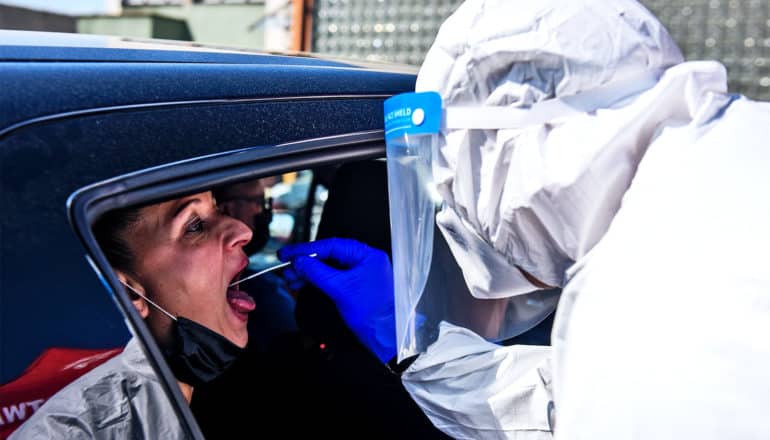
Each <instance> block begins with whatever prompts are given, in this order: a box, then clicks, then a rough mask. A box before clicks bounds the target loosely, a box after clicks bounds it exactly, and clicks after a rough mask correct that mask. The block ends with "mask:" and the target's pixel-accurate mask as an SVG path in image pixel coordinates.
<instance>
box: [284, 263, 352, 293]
mask: <svg viewBox="0 0 770 440" xmlns="http://www.w3.org/2000/svg"><path fill="white" fill-rule="evenodd" d="M292 268H293V269H294V270H295V271H296V273H297V275H298V276H299V278H301V279H304V280H306V281H308V282H310V283H311V284H313V285H314V286H316V287H318V288H319V289H321V291H322V292H324V293H325V294H326V295H327V296H329V297H330V298H331V299H332V300H334V301H335V302H337V300H338V299H339V298H340V297H341V296H344V292H341V291H340V289H339V282H338V279H339V275H340V271H339V270H337V269H335V268H333V267H331V266H329V265H327V264H326V263H324V262H323V261H319V260H318V259H317V258H312V257H305V256H300V257H296V258H295V259H294V261H293V264H292Z"/></svg>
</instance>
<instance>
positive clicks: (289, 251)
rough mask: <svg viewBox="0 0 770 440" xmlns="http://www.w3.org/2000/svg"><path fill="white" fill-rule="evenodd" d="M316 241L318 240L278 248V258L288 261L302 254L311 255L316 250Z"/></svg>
mask: <svg viewBox="0 0 770 440" xmlns="http://www.w3.org/2000/svg"><path fill="white" fill-rule="evenodd" d="M314 243H316V242H314V241H311V242H309V243H297V244H287V245H286V246H284V247H282V248H281V249H278V259H279V260H281V261H283V262H286V261H289V260H292V259H294V258H295V257H298V256H300V255H310V254H312V253H313V252H314V251H313V250H312V247H313V246H314Z"/></svg>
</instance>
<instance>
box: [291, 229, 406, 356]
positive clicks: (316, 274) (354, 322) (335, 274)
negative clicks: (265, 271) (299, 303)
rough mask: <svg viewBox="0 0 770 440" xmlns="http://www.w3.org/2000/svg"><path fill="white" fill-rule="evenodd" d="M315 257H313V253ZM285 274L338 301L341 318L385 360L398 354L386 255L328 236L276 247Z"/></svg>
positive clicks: (349, 241)
mask: <svg viewBox="0 0 770 440" xmlns="http://www.w3.org/2000/svg"><path fill="white" fill-rule="evenodd" d="M313 253H315V254H317V256H316V257H309V256H308V255H310V254H313ZM278 258H279V259H280V260H281V261H291V262H292V265H291V266H290V267H288V268H287V269H286V270H285V271H284V276H285V277H286V278H287V279H289V280H291V281H290V283H291V284H294V285H297V281H298V280H307V281H308V282H310V283H311V284H313V285H314V286H316V287H318V288H319V289H320V290H321V291H322V292H324V293H325V294H326V295H327V296H329V298H331V299H332V301H334V304H335V305H336V306H337V311H339V313H340V315H341V316H342V319H343V320H344V321H345V323H346V324H347V325H348V327H349V328H350V329H351V330H352V331H353V334H355V335H356V337H358V339H359V340H360V341H361V342H363V344H364V345H365V346H366V347H367V348H368V349H369V350H371V351H372V352H373V353H374V354H375V355H377V357H378V358H379V359H380V361H382V362H383V363H386V362H388V361H389V360H390V359H391V358H393V356H395V355H396V316H395V313H394V304H393V301H394V299H393V268H392V267H391V265H390V260H389V259H388V255H387V254H386V253H385V252H383V251H381V250H379V249H375V248H372V247H369V246H367V245H365V244H363V243H361V242H358V241H356V240H351V239H346V238H329V239H325V240H318V241H313V242H310V243H301V244H294V245H288V246H285V247H283V248H282V249H280V250H279V251H278Z"/></svg>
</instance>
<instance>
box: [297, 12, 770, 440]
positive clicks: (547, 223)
mask: <svg viewBox="0 0 770 440" xmlns="http://www.w3.org/2000/svg"><path fill="white" fill-rule="evenodd" d="M726 83H727V81H726V72H725V69H724V67H723V66H722V65H721V64H719V63H717V62H713V61H697V62H684V60H683V58H682V55H681V53H680V51H679V49H678V48H677V46H676V44H675V43H674V42H673V41H672V39H671V37H670V36H669V34H668V33H667V32H666V30H665V29H664V28H663V26H662V25H661V24H660V23H659V21H658V20H657V19H656V18H655V17H654V16H652V15H651V14H650V13H649V12H648V11H647V10H646V9H644V8H643V7H642V6H641V5H640V4H638V3H637V2H635V1H632V0H546V1H540V2H524V1H506V0H487V1H483V0H468V1H466V2H465V3H463V4H462V5H461V6H460V7H459V8H458V10H457V11H456V12H455V13H454V14H453V15H452V16H451V17H450V18H449V19H447V21H446V22H445V23H444V24H443V25H442V27H441V29H440V31H439V34H438V36H437V38H436V42H435V43H434V45H433V46H432V48H431V49H430V51H429V52H428V54H427V56H426V58H425V61H424V63H423V65H422V67H421V69H420V73H419V75H418V80H417V87H416V88H417V91H418V92H428V91H430V92H435V93H437V94H438V95H439V96H438V97H439V98H440V109H441V112H442V115H441V118H440V121H439V123H438V124H435V123H434V122H432V119H431V115H432V114H433V113H435V102H434V103H433V104H431V103H430V102H429V101H431V100H434V99H435V98H430V97H429V98H424V99H425V100H426V102H419V99H422V98H417V99H418V102H408V101H407V102H401V103H399V104H398V105H396V106H395V108H393V109H388V108H386V111H385V118H386V139H388V149H389V151H388V153H389V157H388V159H389V166H390V162H395V164H396V166H394V167H393V168H394V172H393V173H391V174H390V175H389V179H390V184H391V185H394V184H395V185H401V187H400V188H399V187H398V186H396V187H394V186H391V188H390V189H391V191H390V198H391V213H392V217H395V216H396V213H398V214H397V215H398V218H397V219H395V220H394V219H393V218H392V219H391V222H392V223H391V224H392V228H393V230H392V235H393V245H394V254H393V255H394V257H393V264H394V283H395V301H394V304H395V305H394V307H393V310H394V312H393V314H394V315H395V317H394V319H392V322H393V323H394V324H393V326H394V327H395V328H393V329H392V330H393V332H394V333H395V334H396V340H395V341H393V342H392V345H391V346H390V350H389V351H388V352H387V353H388V354H390V353H392V354H393V355H397V356H398V358H399V359H400V360H404V359H408V358H410V357H409V356H410V355H411V354H412V353H415V352H416V353H419V356H418V357H417V358H416V360H414V361H413V362H412V363H411V364H410V365H409V366H408V368H406V370H405V371H404V372H403V375H402V381H403V383H404V386H405V387H406V388H407V390H408V391H409V392H410V394H411V395H412V397H413V398H414V399H415V400H416V401H417V403H418V404H419V405H420V406H421V408H422V409H423V410H424V412H425V413H426V414H427V415H428V416H429V417H430V418H431V420H432V421H433V422H434V424H435V425H436V426H437V427H439V428H440V429H442V430H443V431H444V432H446V433H448V434H450V435H452V436H454V437H457V438H543V437H548V436H550V432H551V430H553V431H554V433H555V434H556V437H559V438H569V439H573V438H591V439H595V438H612V439H616V438H682V437H686V438H723V437H725V436H731V437H740V438H766V437H767V436H768V435H770V423H767V422H764V420H765V417H764V414H763V412H764V408H767V407H768V405H770V398H768V397H767V396H770V393H768V391H770V381H769V380H767V379H766V374H765V371H767V369H768V367H770V340H768V338H767V337H765V335H766V334H767V333H768V331H770V319H768V318H769V317H770V316H768V307H767V306H766V304H767V303H768V298H770V296H768V293H769V292H770V271H768V270H767V269H766V267H765V264H764V261H765V259H764V258H763V255H764V253H765V252H766V249H768V247H770V234H769V233H768V232H767V229H766V227H765V225H767V224H768V221H769V220H770V204H768V203H767V202H765V200H768V198H770V197H769V196H770V194H768V192H770V181H768V179H770V177H768V173H767V172H766V170H767V169H770V147H768V145H767V142H766V139H767V138H768V136H770V104H767V103H759V102H754V101H751V100H749V99H747V98H745V97H742V96H736V95H731V94H729V93H728V92H727V87H726ZM410 99H411V98H410ZM389 110H390V111H389ZM392 121H397V122H401V124H400V125H399V124H396V125H393V126H390V127H389V122H392ZM399 127H408V128H399ZM414 127H417V128H414ZM410 129H414V130H412V131H409V130H410ZM391 136H393V137H391ZM394 139H395V141H394ZM391 146H394V147H399V148H401V149H400V150H395V149H394V150H395V151H394V154H393V155H391ZM426 146H427V148H426ZM393 158H395V159H397V160H395V161H392V159H393ZM398 167H400V168H401V171H395V170H396V169H397V168H398ZM426 169H427V170H428V171H427V172H426ZM431 187H433V188H435V191H436V193H437V196H436V195H434V197H435V199H437V200H439V202H440V210H439V212H438V213H437V214H436V215H435V217H434V216H433V215H429V214H430V213H431V209H433V206H434V203H433V202H432V200H431V195H430V191H429V190H428V189H425V188H431ZM394 189H399V190H400V191H398V192H396V191H393V190H394ZM408 192H411V193H415V192H416V193H423V192H424V193H425V196H424V197H423V196H421V197H414V199H415V200H412V201H411V202H404V201H399V199H398V197H403V194H404V193H408ZM394 204H395V205H394ZM408 206H412V208H407V207H408ZM396 207H398V208H401V209H400V210H397V209H395V208H396ZM434 219H435V220H434ZM434 221H435V225H436V228H437V229H438V232H437V233H435V234H433V231H434V225H433V222H434ZM409 222H411V224H408V223H409ZM404 224H406V225H404ZM429 238H431V240H429ZM399 241H400V242H401V243H402V244H403V243H404V242H409V243H410V244H409V245H407V246H404V247H405V248H406V250H403V251H402V252H399V251H398V250H397V249H396V247H397V246H398V243H399ZM442 241H443V242H445V244H446V247H448V248H449V249H450V251H451V256H452V257H453V259H454V262H455V264H456V265H457V266H458V267H459V268H460V271H461V274H462V279H463V281H464V283H463V286H462V288H467V290H468V293H469V297H472V298H473V300H477V301H490V302H491V303H497V302H500V301H505V300H506V299H507V301H508V303H507V305H506V306H505V307H504V308H503V310H505V313H502V312H500V311H499V310H498V309H497V308H494V307H491V308H490V310H495V311H496V313H493V314H490V315H489V322H490V323H492V322H494V325H493V326H492V328H486V329H485V328H479V327H475V328H474V327H473V326H472V325H471V324H473V323H474V321H473V320H471V321H465V322H463V321H462V320H457V319H454V320H453V319H452V316H453V315H452V314H451V313H449V312H450V311H449V310H445V313H444V314H445V316H446V318H447V319H445V320H442V321H440V323H439V324H438V328H437V329H436V326H435V321H436V316H437V314H435V313H430V309H429V308H428V307H426V306H425V304H427V303H433V304H436V303H439V304H440V303H442V301H441V300H439V299H438V298H440V293H434V291H433V290H431V289H430V278H431V277H430V274H429V275H428V276H427V279H424V278H425V277H421V276H420V274H419V272H420V271H426V270H427V269H426V268H428V267H430V268H431V269H430V271H431V272H432V271H433V267H434V263H435V262H436V261H446V258H445V254H442V253H441V252H439V251H436V250H437V249H438V248H440V247H441V246H443V244H441V242H442ZM301 246H302V247H303V248H304V249H302V251H307V250H309V249H312V248H313V246H312V245H310V244H309V245H301ZM426 249H433V251H426ZM295 252H297V249H295V248H291V249H289V251H288V252H287V254H293V253H295ZM345 252H347V246H338V247H337V248H335V249H327V252H326V253H327V255H328V256H330V257H331V261H335V257H334V256H335V255H336V254H344V253H345ZM287 258H291V256H290V255H288V256H287ZM358 261H359V264H356V265H352V266H336V267H334V270H335V271H336V272H335V273H336V275H337V276H338V277H344V275H345V274H346V273H351V274H352V273H359V274H360V273H364V272H365V270H364V266H363V265H364V264H365V263H366V261H367V258H365V257H361V258H359V260H358ZM305 263H306V264H297V265H295V268H294V269H295V270H296V271H297V272H298V273H299V274H300V275H301V276H303V277H305V278H306V279H308V280H309V281H311V282H313V283H316V284H319V285H320V284H321V283H320V282H321V280H322V279H330V278H328V275H329V274H328V272H324V271H322V270H319V269H320V268H321V266H320V265H321V264H322V261H305ZM324 277H327V278H324ZM547 286H554V287H562V288H563V290H562V293H561V297H560V298H559V299H558V310H557V311H556V319H555V322H554V329H553V333H552V344H553V347H552V349H549V348H545V347H524V346H516V345H514V346H505V345H504V344H500V342H503V343H504V342H505V340H506V338H507V337H509V336H511V335H512V334H514V333H516V332H517V331H521V329H522V328H526V327H527V325H531V324H532V323H533V322H535V321H537V317H538V316H542V314H543V313H545V311H547V310H548V308H549V307H552V306H553V305H549V298H548V296H544V295H542V294H541V296H539V297H538V296H533V292H534V293H537V292H541V293H542V292H547V291H548V290H544V287H547ZM388 287H389V286H373V285H366V286H363V287H361V288H360V289H359V290H357V291H355V295H354V292H352V291H335V294H336V295H342V296H344V297H345V298H352V300H353V301H354V302H355V303H356V304H360V303H364V302H372V301H376V299H377V298H380V302H381V303H382V304H387V303H388V294H389V292H387V291H386V289H387V288H388ZM322 288H323V287H322ZM458 290H462V289H458ZM446 295H451V296H445V300H444V301H443V303H444V304H451V303H455V302H458V297H462V294H461V293H458V292H456V291H455V292H451V293H449V292H448V293H447V294H446ZM429 296H432V297H433V299H429V298H428V297H429ZM354 298H366V301H364V300H356V299H354ZM513 298H521V299H520V300H518V302H516V301H513ZM467 299H468V296H466V297H465V298H463V300H467ZM471 302H473V301H471ZM466 303H467V301H466ZM529 303H532V304H534V308H535V309H536V310H535V311H534V312H533V313H529V314H527V313H519V312H518V311H517V309H518V310H519V311H520V310H521V309H526V307H525V306H527V305H529ZM371 309H372V305H371V303H369V304H368V305H367V306H365V307H364V306H363V305H359V306H348V308H347V310H348V311H347V312H346V313H347V315H349V316H355V319H356V320H357V321H358V322H365V323H368V324H365V325H362V327H364V329H363V330H361V331H359V332H358V333H357V334H358V335H359V338H360V339H361V340H362V341H363V342H364V343H365V344H367V345H368V346H370V347H373V346H375V344H376V343H378V341H379V343H381V342H382V341H383V338H382V337H377V332H376V331H373V330H372V329H373V328H376V326H377V325H380V324H381V323H382V322H384V321H386V320H384V319H383V316H385V313H383V314H379V315H378V314H371ZM386 309H387V308H386V307H381V308H380V310H386ZM511 310H513V311H514V312H513V313H511ZM360 314H364V315H367V314H368V315H367V316H368V318H369V319H367V318H366V317H361V316H360ZM344 316H345V313H343V317H344ZM509 316H514V317H516V316H518V317H523V318H524V319H518V320H517V319H510V320H509V319H507V318H508V317H509ZM527 317H528V318H530V319H526V318H527ZM516 321H519V322H523V323H524V324H520V325H516V323H515V322H516ZM423 330H425V331H423ZM496 342H497V343H496ZM386 357H387V356H385V355H380V359H383V360H384V358H386ZM412 359H413V358H412Z"/></svg>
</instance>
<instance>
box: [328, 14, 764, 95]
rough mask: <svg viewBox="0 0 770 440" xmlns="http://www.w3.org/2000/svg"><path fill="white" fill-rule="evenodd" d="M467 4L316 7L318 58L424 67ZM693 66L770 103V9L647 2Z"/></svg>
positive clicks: (731, 88) (739, 91)
mask: <svg viewBox="0 0 770 440" xmlns="http://www.w3.org/2000/svg"><path fill="white" fill-rule="evenodd" d="M460 3H462V2H461V1H460V0H423V1H420V2H416V1H412V0H388V1H385V2H383V1H380V0H315V15H314V21H313V51H315V52H320V53H327V54H331V55H337V56H342V57H352V58H364V59H369V60H382V61H391V62H397V63H405V64H413V65H420V64H421V63H422V60H423V58H424V56H425V53H426V52H427V51H428V49H429V48H430V45H431V44H432V43H433V40H434V38H435V36H436V34H437V33H438V29H439V27H440V25H441V23H443V21H444V20H445V19H446V18H447V17H448V16H449V15H450V14H451V13H452V12H454V10H455V9H457V7H458V6H459V5H460ZM641 3H643V4H644V5H645V6H647V7H648V8H649V9H650V10H651V11H652V12H653V13H654V14H655V15H656V16H657V17H658V18H659V19H660V20H661V21H662V22H663V24H664V25H665V26H666V27H667V29H668V30H669V32H670V33H671V35H672V37H673V38H674V39H675V40H676V41H677V43H678V44H679V46H680V47H681V48H682V51H683V52H684V54H685V57H686V58H687V59H689V60H696V59H697V60H701V59H714V60H718V61H721V62H722V63H723V64H724V65H725V66H726V67H727V71H728V76H729V80H730V90H731V91H734V92H738V93H743V94H745V95H747V96H749V97H752V98H755V99H762V100H769V101H770V1H768V0H641Z"/></svg>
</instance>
